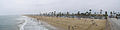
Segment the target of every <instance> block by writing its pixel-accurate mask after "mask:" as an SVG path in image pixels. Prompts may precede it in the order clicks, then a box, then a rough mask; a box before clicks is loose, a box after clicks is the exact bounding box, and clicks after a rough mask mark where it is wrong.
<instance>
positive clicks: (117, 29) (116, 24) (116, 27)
mask: <svg viewBox="0 0 120 30" xmlns="http://www.w3.org/2000/svg"><path fill="white" fill-rule="evenodd" d="M108 21H109V22H110V25H111V30H120V19H116V18H108Z"/></svg>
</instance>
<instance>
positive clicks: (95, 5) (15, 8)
mask: <svg viewBox="0 0 120 30" xmlns="http://www.w3.org/2000/svg"><path fill="white" fill-rule="evenodd" d="M119 1H120V0H0V4H1V5H0V15H10V14H32V13H44V12H51V11H58V12H59V11H62V12H66V11H69V12H76V11H81V12H83V11H88V10H89V9H92V10H94V11H96V12H99V10H100V9H102V10H103V11H117V12H120V7H119V6H120V2H119ZM94 11H93V12H94Z"/></svg>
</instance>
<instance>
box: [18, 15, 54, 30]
mask: <svg viewBox="0 0 120 30" xmlns="http://www.w3.org/2000/svg"><path fill="white" fill-rule="evenodd" d="M17 20H18V21H19V22H18V29H19V30H55V29H56V28H55V27H53V26H50V25H49V24H47V23H45V22H42V21H38V20H36V19H34V18H30V17H27V16H22V17H20V18H18V19H17Z"/></svg>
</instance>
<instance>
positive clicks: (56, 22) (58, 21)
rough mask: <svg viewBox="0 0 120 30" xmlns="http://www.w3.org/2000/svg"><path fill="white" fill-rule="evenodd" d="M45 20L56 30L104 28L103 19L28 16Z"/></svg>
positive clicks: (95, 29) (104, 21) (99, 29)
mask: <svg viewBox="0 0 120 30" xmlns="http://www.w3.org/2000/svg"><path fill="white" fill-rule="evenodd" d="M28 17H32V18H35V19H37V20H40V21H43V22H46V23H48V24H50V25H52V26H54V27H56V28H57V30H105V26H106V20H105V19H89V18H80V19H78V18H63V17H48V16H28Z"/></svg>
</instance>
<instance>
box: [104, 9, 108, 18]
mask: <svg viewBox="0 0 120 30" xmlns="http://www.w3.org/2000/svg"><path fill="white" fill-rule="evenodd" d="M107 16H108V14H107V11H105V19H107Z"/></svg>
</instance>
